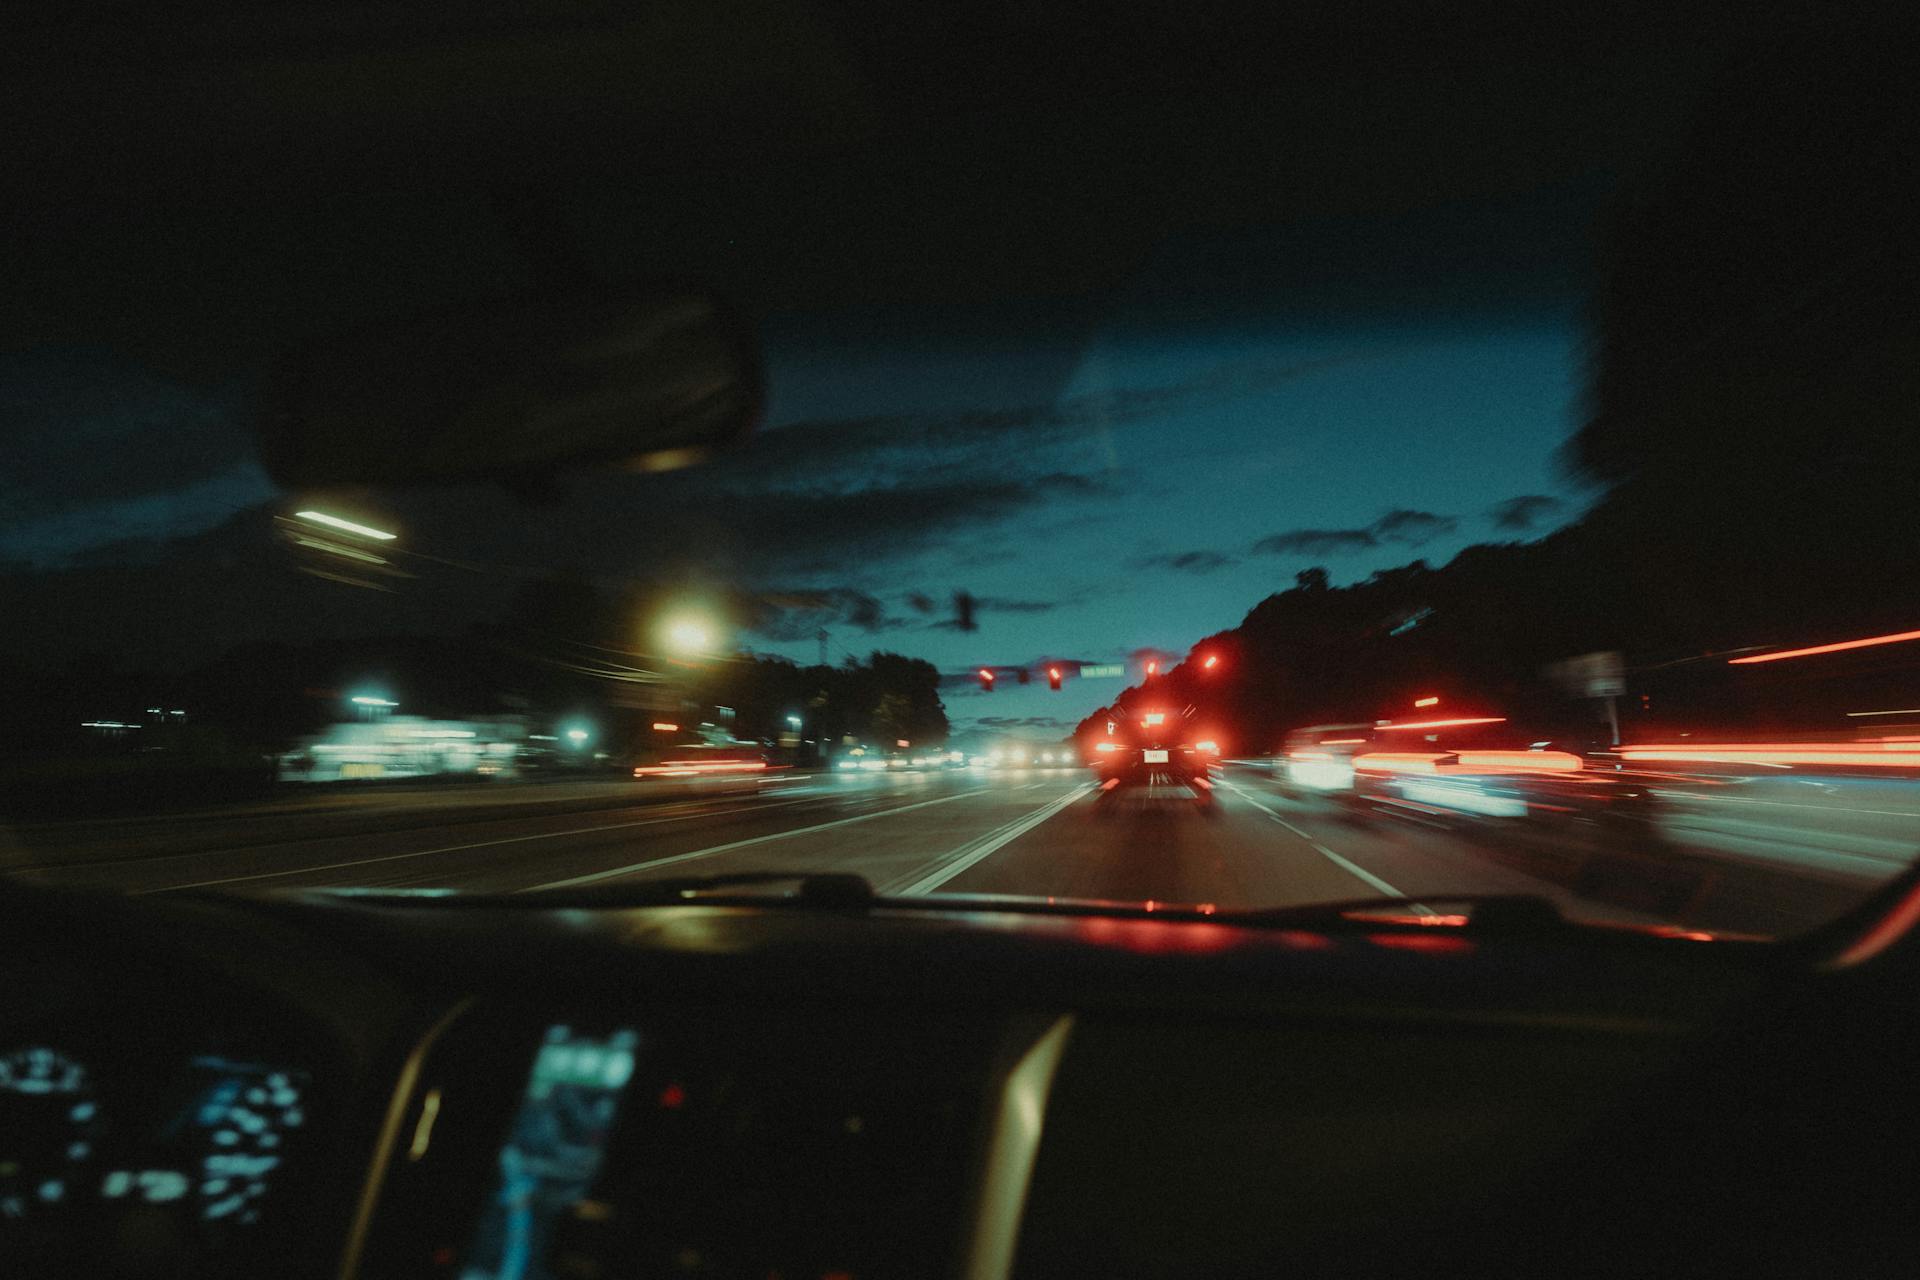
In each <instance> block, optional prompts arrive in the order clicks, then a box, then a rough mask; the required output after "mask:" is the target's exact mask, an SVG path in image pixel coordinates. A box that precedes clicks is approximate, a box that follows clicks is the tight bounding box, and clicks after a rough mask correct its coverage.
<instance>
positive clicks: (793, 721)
mask: <svg viewBox="0 0 1920 1280" xmlns="http://www.w3.org/2000/svg"><path fill="white" fill-rule="evenodd" d="M787 723H788V724H790V725H792V726H793V727H794V728H796V729H798V728H799V727H800V717H799V716H788V717H787Z"/></svg>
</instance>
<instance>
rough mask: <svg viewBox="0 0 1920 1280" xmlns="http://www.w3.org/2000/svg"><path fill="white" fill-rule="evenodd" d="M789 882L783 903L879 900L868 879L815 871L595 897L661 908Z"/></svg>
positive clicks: (672, 880)
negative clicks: (739, 890) (792, 888)
mask: <svg viewBox="0 0 1920 1280" xmlns="http://www.w3.org/2000/svg"><path fill="white" fill-rule="evenodd" d="M786 883H791V884H792V885H793V886H794V891H793V892H792V893H791V894H780V895H778V898H779V900H784V901H791V902H795V903H799V904H804V905H806V906H811V907H865V906H869V905H871V904H872V903H873V902H874V900H875V898H876V897H877V895H876V894H875V893H874V891H873V885H872V884H871V883H869V882H868V880H867V878H866V877H865V876H861V875H852V874H849V873H845V872H813V871H731V872H726V873H724V874H721V875H711V876H668V877H665V878H663V879H659V880H642V881H639V882H638V883H635V884H626V885H617V886H609V887H607V888H603V889H597V890H595V891H594V893H593V897H594V898H595V900H597V901H599V902H603V903H604V902H610V901H611V902H618V903H619V904H621V905H623V906H657V905H659V904H661V903H667V902H685V901H691V900H694V899H696V898H699V897H701V896H703V895H705V894H711V893H722V892H724V891H725V890H728V889H732V888H737V887H746V886H753V885H767V884H786ZM539 896H542V897H544V896H546V895H544V894H542V895H539Z"/></svg>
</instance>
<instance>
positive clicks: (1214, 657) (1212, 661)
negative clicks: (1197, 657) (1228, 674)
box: [1200, 653, 1220, 671]
mask: <svg viewBox="0 0 1920 1280" xmlns="http://www.w3.org/2000/svg"><path fill="white" fill-rule="evenodd" d="M1200 665H1201V666H1202V667H1204V668H1205V669H1206V670H1208V671H1211V670H1213V669H1214V668H1215V667H1217V666H1219V665H1220V655H1219V654H1217V653H1210V654H1208V655H1207V660H1206V661H1205V662H1203V663H1201V664H1200Z"/></svg>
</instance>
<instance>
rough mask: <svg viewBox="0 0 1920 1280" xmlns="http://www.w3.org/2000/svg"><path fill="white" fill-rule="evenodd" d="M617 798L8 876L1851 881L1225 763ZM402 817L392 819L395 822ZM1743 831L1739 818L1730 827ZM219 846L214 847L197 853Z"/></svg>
mask: <svg viewBox="0 0 1920 1280" xmlns="http://www.w3.org/2000/svg"><path fill="white" fill-rule="evenodd" d="M645 785H646V784H623V783H608V784H594V785H592V786H590V787H578V788H575V789H573V790H572V791H569V792H566V793H562V794H560V795H559V797H558V798H557V799H550V800H547V801H545V802H544V803H543V807H541V808H539V809H538V810H537V811H536V810H531V809H530V807H529V806H528V805H525V804H508V805H502V804H501V803H500V799H501V794H504V793H500V794H489V793H488V791H487V789H486V788H475V789H469V790H468V791H467V792H466V793H464V794H457V793H456V794H441V795H438V796H435V797H434V798H433V803H431V804H430V805H426V806H414V807H411V808H397V807H396V806H395V804H394V802H393V801H392V800H390V799H382V800H379V801H377V802H374V801H370V802H369V803H377V804H378V806H379V807H378V808H377V810H376V813H375V820H374V821H371V822H369V821H368V820H367V815H366V814H365V813H363V812H362V811H361V808H360V807H359V806H355V805H348V804H335V805H332V806H323V807H320V808H318V809H316V808H315V807H313V806H303V807H299V808H296V809H293V810H290V811H287V812H284V813H275V812H267V813H255V814H250V815H246V816H245V820H244V821H237V820H235V819H234V818H233V816H232V815H224V816H223V815H218V814H207V815H190V816H187V817H183V818H176V819H168V820H155V821H153V822H149V823H145V824H143V825H140V826H137V827H136V828H135V829H134V830H135V836H134V838H132V839H122V840H120V841H118V842H108V843H105V844H102V843H100V842H97V841H96V842H91V843H81V844H76V843H75V842H73V841H71V840H69V841H65V842H61V841H58V840H54V839H52V838H50V837H48V836H47V834H46V833H45V832H36V831H34V830H31V829H20V830H18V831H16V832H15V833H14V842H13V846H12V847H11V849H10V850H8V851H7V853H6V861H7V862H8V863H9V864H10V867H9V869H10V870H12V871H14V872H15V873H17V874H25V875H30V876H33V877H35V878H38V879H40V880H42V881H45V882H47V883H54V884H63V885H72V886H87V887H110V888H114V889H119V890H125V891H129V892H133V893H140V894H145V893H170V892H180V891H185V890H191V889H228V888H231V889H250V888H262V889H264V888H295V887H322V886H324V887H348V886H351V887H357V888H394V889H429V888H431V889H455V890H481V891H493V892H524V891H529V890H537V889H543V888H572V887H580V886H588V885H618V884H620V883H622V882H631V881H637V880H640V879H643V878H647V877H655V876H662V875H708V874H720V873H727V872H740V871H779V872H808V871H840V872H857V873H859V874H861V875H863V876H865V877H867V878H868V879H869V880H870V881H872V882H873V884H874V885H875V886H876V887H877V888H878V889H879V890H880V891H881V892H883V893H888V894H900V895H922V894H960V893H965V894H1017V895H1023V896H1040V897H1047V896H1052V897H1060V898H1096V899H1111V900H1121V901H1127V902H1139V901H1142V900H1148V901H1157V902H1165V903H1212V904H1215V905H1216V906H1218V907H1220V908H1222V909H1231V908H1240V907H1256V906H1258V907H1271V906H1282V905H1288V904H1297V903H1310V902H1322V901H1327V900H1331V899H1345V898H1359V897H1371V896H1387V897H1404V898H1406V899H1407V900H1408V901H1409V903H1410V905H1412V906H1414V907H1415V909H1424V904H1423V903H1422V902H1421V899H1422V898H1423V896H1424V897H1431V898H1435V899H1436V900H1437V899H1440V898H1442V897H1444V896H1445V895H1448V894H1455V895H1458V894H1485V893H1535V894H1542V895H1545V896H1547V897H1549V898H1551V899H1553V900H1554V901H1555V902H1557V903H1559V904H1560V905H1561V907H1562V909H1563V910H1565V911H1567V912H1568V913H1569V914H1571V915H1575V916H1577V917H1581V918H1589V919H1591V918H1600V919H1614V920H1626V921H1634V922H1643V923H1644V922H1649V921H1656V920H1658V921H1669V920H1671V921H1683V922H1686V923H1691V924H1697V925H1702V926H1704V927H1714V928H1722V929H1736V930H1741V931H1752V932H1762V933H1780V932H1788V931H1792V930H1794V929H1797V928H1804V927H1808V926H1810V925H1812V924H1814V923H1817V922H1818V920H1819V919H1821V918H1824V917H1825V916H1827V915H1831V914H1832V913H1833V912H1835V911H1837V910H1840V909H1842V908H1844V906H1846V905H1848V904H1849V903H1851V902H1852V901H1855V900H1857V899H1858V898H1859V897H1860V896H1861V895H1862V894H1863V893H1864V892H1865V891H1866V889H1868V888H1870V887H1871V882H1870V881H1865V880H1862V879H1860V878H1859V877H1857V876H1848V877H1831V876H1825V877H1821V876H1816V877H1815V878H1814V879H1807V878H1805V877H1804V876H1802V875H1801V874H1800V873H1799V871H1798V870H1796V871H1794V872H1793V873H1791V874H1787V875H1785V876H1784V878H1783V876H1782V874H1781V873H1780V872H1779V871H1778V870H1777V869H1774V870H1769V869H1768V868H1767V867H1765V866H1764V865H1762V864H1761V863H1759V862H1755V861H1752V860H1733V861H1727V862H1718V861H1710V862H1706V863H1702V864H1701V865H1704V866H1706V868H1707V869H1706V870H1705V871H1701V870H1700V869H1699V867H1698V866H1696V865H1695V864H1696V862H1699V861H1700V860H1699V859H1697V858H1694V857H1693V856H1691V855H1681V854H1677V853H1674V852H1672V851H1667V852H1665V853H1663V854H1661V855H1660V856H1659V857H1657V858H1656V857H1651V856H1644V855H1640V854H1634V855H1623V854H1620V853H1619V852H1617V851H1605V850H1596V849H1594V848H1593V847H1591V846H1588V845H1582V844H1581V842H1579V841H1577V840H1576V841H1569V840H1566V839H1560V838H1556V839H1554V840H1552V841H1538V842H1534V843H1532V844H1529V845H1525V846H1517V845H1515V844H1514V843H1513V842H1511V841H1495V840H1492V839H1490V838H1488V833H1487V832H1486V831H1485V830H1484V829H1482V828H1479V827H1475V826H1471V825H1469V826H1466V827H1464V828H1460V829H1450V828H1447V827H1445V826H1436V825H1433V824H1428V823H1417V822H1405V821H1394V820H1378V821H1371V822H1367V823H1363V824H1356V823H1355V822H1353V821H1352V820H1351V819H1348V818H1345V817H1342V816H1341V815H1340V814H1339V813H1337V811H1335V810H1334V809H1333V808H1332V807H1330V806H1328V805H1325V804H1323V803H1320V802H1316V801H1313V800H1310V799H1302V798H1297V797H1294V796H1292V795H1290V794H1288V793H1286V792H1285V791H1283V790H1282V789H1280V788H1278V787H1277V786H1275V784H1274V783H1273V782H1272V780H1271V779H1270V778H1269V777H1268V776H1267V775H1266V774H1265V773H1264V771H1261V770H1257V769H1237V768H1229V769H1228V770H1226V771H1225V772H1224V773H1223V774H1222V776H1221V778H1220V782H1219V785H1218V786H1217V787H1216V789H1215V792H1214V795H1215V796H1216V797H1217V799H1216V800H1215V802H1214V803H1213V804H1212V805H1202V804H1200V803H1198V802H1197V801H1196V800H1195V798H1194V797H1193V796H1192V795H1191V794H1189V793H1188V792H1187V791H1185V790H1184V789H1180V788H1174V787H1155V788H1150V789H1142V790H1121V791H1116V792H1114V793H1112V794H1111V795H1105V794H1102V793H1100V792H1099V791H1098V790H1097V789H1096V788H1095V786H1094V785H1093V783H1092V781H1091V779H1090V777H1089V776H1088V775H1087V774H1086V773H1084V772H1082V771H1079V770H1065V769H1062V770H1022V771H1005V772H971V771H952V772H927V773H919V772H904V773H888V774H857V775H849V774H840V775H809V774H795V775H787V776H784V777H769V778H766V779H764V780H760V781H755V782H750V783H746V784H743V785H742V784H736V786H735V787H734V788H731V789H716V790H712V791H710V792H695V793H689V794H683V795H681V796H680V797H678V798H661V797H658V796H654V797H651V798H649V799H647V800H644V801H643V800H642V799H641V796H642V795H643V793H641V792H636V791H634V790H633V789H632V788H633V787H636V786H645ZM402 815H404V816H405V818H406V821H404V822H402V821H401V820H400V818H401V816H402ZM1743 816H1744V813H1743ZM208 846H218V847H208Z"/></svg>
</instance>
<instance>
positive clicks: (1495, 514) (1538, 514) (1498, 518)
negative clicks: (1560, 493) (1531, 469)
mask: <svg viewBox="0 0 1920 1280" xmlns="http://www.w3.org/2000/svg"><path fill="white" fill-rule="evenodd" d="M1563 505H1565V504H1563V503H1562V502H1561V501H1560V499H1558V498H1555V497H1551V496H1550V495H1548V494H1544V493H1523V494H1521V495H1520V496H1519V497H1517V498H1508V499H1507V500H1506V501H1505V502H1496V503H1495V504H1494V505H1493V506H1491V507H1488V508H1487V519H1489V520H1491V521H1493V527H1494V528H1496V529H1506V530H1509V531H1511V532H1514V533H1526V532H1528V531H1529V530H1532V529H1535V528H1537V527H1538V526H1539V524H1540V522H1541V521H1542V520H1544V519H1546V518H1547V517H1548V516H1550V515H1552V514H1553V513H1554V512H1555V511H1558V510H1559V509H1560V508H1561V507H1562V506H1563Z"/></svg>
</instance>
